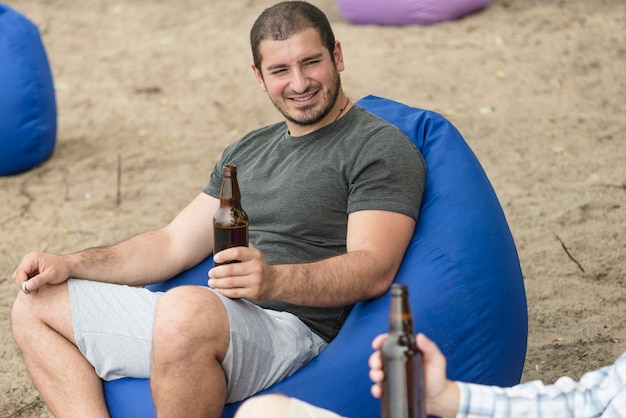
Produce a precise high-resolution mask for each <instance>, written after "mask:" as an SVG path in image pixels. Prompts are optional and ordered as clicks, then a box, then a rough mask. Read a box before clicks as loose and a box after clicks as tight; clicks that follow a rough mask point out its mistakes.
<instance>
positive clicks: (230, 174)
mask: <svg viewBox="0 0 626 418" xmlns="http://www.w3.org/2000/svg"><path fill="white" fill-rule="evenodd" d="M223 170H224V171H223V177H222V188H221V190H220V207H219V209H217V211H216V212H215V215H214V216H213V254H217V253H218V252H220V251H222V250H225V249H227V248H231V247H239V246H242V247H247V246H248V224H249V222H248V215H247V214H246V212H245V211H244V210H243V207H242V206H241V192H240V191H239V183H238V182H237V167H236V166H234V165H225V166H224V168H223ZM235 262H237V261H229V262H226V263H214V264H215V265H216V266H218V265H221V264H228V263H235Z"/></svg>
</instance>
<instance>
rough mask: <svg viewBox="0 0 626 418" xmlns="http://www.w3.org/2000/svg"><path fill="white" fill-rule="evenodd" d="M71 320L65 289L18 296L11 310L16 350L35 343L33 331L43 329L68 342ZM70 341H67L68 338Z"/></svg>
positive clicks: (57, 287) (45, 289)
mask: <svg viewBox="0 0 626 418" xmlns="http://www.w3.org/2000/svg"><path fill="white" fill-rule="evenodd" d="M71 321H72V316H71V308H70V305H69V296H68V292H67V285H66V284H65V283H62V284H59V285H47V286H44V287H42V288H41V289H39V290H38V291H37V292H36V293H32V294H29V295H26V294H23V293H22V292H20V293H18V295H17V297H16V298H15V300H14V302H13V306H12V307H11V316H10V322H11V332H12V333H13V338H14V339H15V342H16V343H17V344H18V346H21V344H22V343H24V342H27V341H30V340H33V339H35V340H36V339H37V329H38V327H40V326H45V327H46V328H47V329H53V330H55V331H56V332H58V333H59V334H61V335H64V336H66V338H70V337H71V334H72V324H71ZM70 339H71V338H70Z"/></svg>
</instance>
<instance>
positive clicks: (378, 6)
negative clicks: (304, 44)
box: [337, 0, 490, 26]
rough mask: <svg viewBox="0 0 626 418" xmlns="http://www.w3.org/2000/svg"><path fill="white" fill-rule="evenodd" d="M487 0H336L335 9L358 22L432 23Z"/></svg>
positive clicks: (478, 6) (469, 10) (477, 7)
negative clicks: (336, 7)
mask: <svg viewBox="0 0 626 418" xmlns="http://www.w3.org/2000/svg"><path fill="white" fill-rule="evenodd" d="M489 2H490V0H337V6H338V7H339V12H340V13H341V15H342V16H343V18H344V19H346V20H347V21H348V22H350V23H354V24H361V25H368V24H371V25H386V26H402V25H413V24H416V25H432V24H433V23H438V22H442V21H444V20H454V19H458V18H461V17H463V16H465V15H467V14H469V13H472V12H476V11H478V10H481V9H483V8H485V7H487V6H488V5H489Z"/></svg>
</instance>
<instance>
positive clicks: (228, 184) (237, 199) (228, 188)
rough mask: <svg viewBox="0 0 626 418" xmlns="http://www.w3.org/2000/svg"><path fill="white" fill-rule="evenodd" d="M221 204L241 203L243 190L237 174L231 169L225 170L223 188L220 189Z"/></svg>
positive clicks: (237, 204)
mask: <svg viewBox="0 0 626 418" xmlns="http://www.w3.org/2000/svg"><path fill="white" fill-rule="evenodd" d="M220 204H221V205H225V204H226V205H236V206H240V205H241V192H240V191H239V184H238V183H237V174H236V173H233V172H231V171H225V172H224V178H223V179H222V189H221V190H220Z"/></svg>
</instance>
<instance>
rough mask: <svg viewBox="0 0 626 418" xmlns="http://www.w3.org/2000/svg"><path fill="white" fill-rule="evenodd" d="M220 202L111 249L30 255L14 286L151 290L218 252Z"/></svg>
mask: <svg viewBox="0 0 626 418" xmlns="http://www.w3.org/2000/svg"><path fill="white" fill-rule="evenodd" d="M218 205H219V201H218V200H217V199H215V198H212V197H210V196H208V195H206V194H204V193H201V194H200V195H199V196H198V197H196V198H195V199H194V200H193V201H192V202H191V203H190V204H189V205H188V206H187V207H186V208H185V209H183V210H182V211H181V212H180V213H179V214H178V215H177V216H176V218H174V220H172V222H170V223H169V224H168V225H167V226H165V227H164V228H161V229H158V230H154V231H148V232H145V233H142V234H139V235H136V236H134V237H132V238H129V239H127V240H125V241H122V242H120V243H117V244H115V245H111V246H108V247H98V248H89V249H86V250H83V251H79V252H76V253H73V254H68V255H63V256H61V255H54V254H45V253H30V254H27V255H26V256H25V257H24V259H23V260H22V262H21V263H20V265H19V266H18V268H17V269H16V271H15V273H14V274H13V280H14V281H15V282H16V283H17V284H18V286H21V283H22V282H23V281H25V280H27V279H28V278H30V280H29V284H28V285H27V287H28V289H29V290H31V291H32V290H36V289H38V288H39V287H41V286H42V285H43V284H45V283H50V284H56V283H61V282H63V281H65V280H66V279H67V278H68V277H78V278H82V279H88V280H96V281H101V282H109V283H120V284H128V285H131V286H137V285H145V284H149V283H155V282H158V281H162V280H165V279H168V278H171V277H172V276H174V275H176V274H177V273H179V272H181V271H183V270H185V269H187V268H189V267H192V266H194V265H195V264H197V263H198V262H200V261H201V260H202V259H203V258H205V257H206V256H208V255H209V254H210V253H211V251H212V250H213V227H212V219H213V213H214V212H215V210H216V209H217V207H218Z"/></svg>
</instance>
